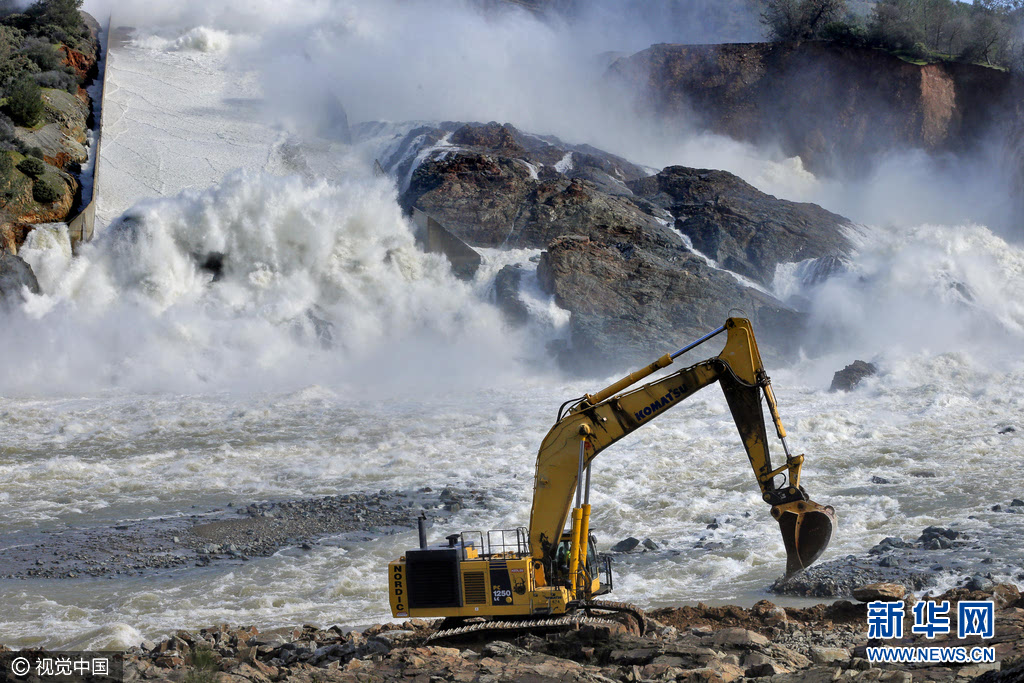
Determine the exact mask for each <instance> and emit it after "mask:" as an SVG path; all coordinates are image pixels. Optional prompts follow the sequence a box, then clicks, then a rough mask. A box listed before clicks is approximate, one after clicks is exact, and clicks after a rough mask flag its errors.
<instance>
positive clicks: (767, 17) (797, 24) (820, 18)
mask: <svg viewBox="0 0 1024 683" xmlns="http://www.w3.org/2000/svg"><path fill="white" fill-rule="evenodd" d="M845 14H846V0H764V11H763V12H762V13H761V23H762V24H764V26H765V28H766V30H767V31H768V38H769V39H770V40H780V41H786V40H806V39H809V38H816V37H818V36H819V35H820V33H821V30H822V29H823V28H824V27H825V26H827V25H828V24H830V23H832V22H835V21H838V20H840V19H841V18H842V17H843V16H844V15H845Z"/></svg>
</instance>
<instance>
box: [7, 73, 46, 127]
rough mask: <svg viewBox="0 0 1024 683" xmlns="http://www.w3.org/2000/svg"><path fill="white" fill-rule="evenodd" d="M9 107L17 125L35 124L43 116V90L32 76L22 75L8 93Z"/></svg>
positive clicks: (12, 118)
mask: <svg viewBox="0 0 1024 683" xmlns="http://www.w3.org/2000/svg"><path fill="white" fill-rule="evenodd" d="M7 109H8V110H9V111H10V115H11V120H12V121H14V123H16V124H17V125H19V126H27V127H31V126H34V125H36V123H38V122H39V119H41V118H42V116H43V91H42V90H41V89H40V88H39V85H38V84H36V82H35V81H34V80H32V78H31V77H29V76H22V77H21V78H20V79H18V81H16V82H15V84H14V85H13V86H11V89H10V91H9V92H8V93H7Z"/></svg>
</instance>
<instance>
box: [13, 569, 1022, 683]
mask: <svg viewBox="0 0 1024 683" xmlns="http://www.w3.org/2000/svg"><path fill="white" fill-rule="evenodd" d="M872 595H873V594H872ZM864 599H865V600H866V599H869V597H864ZM937 599H938V600H949V601H950V603H951V604H952V605H953V609H952V610H951V614H954V615H955V613H956V606H955V603H957V602H959V601H960V600H993V601H994V602H995V606H996V612H995V622H994V623H995V634H994V637H992V638H989V639H985V640H982V639H980V638H979V637H977V636H971V637H969V638H968V639H966V640H965V639H957V638H955V637H952V636H943V635H939V636H937V637H935V638H934V639H926V638H924V637H923V636H909V637H906V638H903V639H899V640H887V641H878V640H875V641H869V640H868V639H867V605H866V604H863V603H852V602H847V601H840V602H836V603H834V604H832V605H828V606H825V605H818V606H815V607H810V608H802V609H798V608H783V607H780V606H777V605H774V604H772V603H771V602H768V601H762V602H759V603H757V604H756V605H754V606H753V607H751V608H749V609H743V608H740V607H707V606H705V605H703V604H698V605H696V606H693V607H679V608H668V609H659V610H656V611H654V612H652V613H651V614H649V615H648V628H647V632H646V634H645V635H644V636H638V635H635V634H631V633H630V632H629V631H628V629H627V628H626V627H625V626H622V625H619V624H607V625H589V624H582V625H579V626H578V628H575V629H572V630H568V631H564V630H563V631H558V632H549V633H530V634H526V635H520V636H517V637H514V638H509V637H508V636H502V637H495V636H493V635H491V636H489V637H488V636H487V635H483V634H479V633H477V634H471V635H470V636H464V637H463V638H462V639H459V640H454V639H447V640H444V641H428V638H429V636H430V634H431V633H432V632H433V630H434V627H435V626H436V623H432V622H428V621H424V620H419V619H413V620H409V621H405V622H403V623H392V624H380V625H376V626H372V627H370V628H368V629H366V630H364V631H361V632H360V631H348V632H346V631H345V630H344V629H342V628H340V627H338V626H330V627H327V628H320V627H316V626H310V625H304V626H296V627H287V628H277V629H273V630H267V631H260V630H259V629H257V628H256V627H231V626H228V625H226V624H224V625H218V626H212V627H210V628H206V629H202V630H200V631H198V632H194V633H193V632H187V631H178V632H177V633H175V634H174V635H173V636H170V637H169V638H166V639H165V640H162V641H160V642H151V641H146V642H143V643H141V644H140V645H139V646H138V647H134V648H131V649H130V650H128V651H127V652H126V653H124V681H125V682H126V683H130V682H132V681H192V682H198V681H211V682H213V681H217V682H220V683H247V682H248V683H270V682H271V681H287V682H294V683H314V682H319V683H324V682H326V681H337V682H339V683H349V682H351V683H356V682H357V681H358V682H361V683H364V682H375V681H395V680H405V681H414V682H415V683H431V682H433V681H467V682H468V681H531V682H533V683H547V682H551V683H554V682H555V681H559V682H563V681H578V682H594V683H597V682H601V683H607V682H608V681H668V680H675V681H702V682H708V683H710V682H722V683H726V682H731V681H760V682H764V683H769V682H770V683H797V682H804V681H806V682H812V681H814V682H817V681H851V682H853V681H899V682H901V683H902V682H906V683H909V682H910V681H929V682H931V681H934V682H946V681H969V680H979V681H982V682H983V683H997V682H1003V681H1007V682H1008V681H1018V680H1021V678H1020V677H1021V676H1022V675H1024V599H1022V598H1021V595H1020V592H1019V591H1018V590H1017V588H1016V587H1014V586H1010V585H1004V586H999V587H998V588H997V590H995V591H973V592H969V591H964V590H956V591H951V592H949V593H946V594H944V595H942V596H940V597H939V598H937ZM911 600H912V599H911ZM951 621H952V622H953V624H954V628H953V633H954V634H955V617H954V618H952V619H951ZM912 623H913V620H912V617H911V614H910V610H907V621H906V624H905V629H904V631H905V633H908V634H909V633H910V632H911V628H910V626H911V625H912ZM873 645H887V646H897V645H900V646H910V647H921V646H940V647H942V646H967V647H973V646H985V647H992V648H994V649H995V653H996V662H994V663H987V664H962V665H960V664H957V665H954V664H928V665H891V664H885V665H876V664H873V663H872V662H870V661H869V660H868V658H867V650H866V648H867V647H868V646H873ZM7 651H8V650H6V648H3V647H2V646H0V653H2V652H7ZM24 652H25V651H23V653H24Z"/></svg>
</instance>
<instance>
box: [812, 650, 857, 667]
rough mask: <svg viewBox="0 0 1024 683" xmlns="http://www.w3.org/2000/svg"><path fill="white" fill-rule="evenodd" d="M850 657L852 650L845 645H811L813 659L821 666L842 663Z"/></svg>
mask: <svg viewBox="0 0 1024 683" xmlns="http://www.w3.org/2000/svg"><path fill="white" fill-rule="evenodd" d="M849 659H850V651H849V650H847V649H846V648H843V647H818V646H816V645H812V646H811V661H812V662H814V663H815V664H818V665H819V666H826V665H829V664H835V663H842V662H846V661H847V660H849Z"/></svg>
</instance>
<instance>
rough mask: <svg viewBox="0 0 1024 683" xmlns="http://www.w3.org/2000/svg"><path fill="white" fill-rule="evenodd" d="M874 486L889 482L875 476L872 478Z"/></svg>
mask: <svg viewBox="0 0 1024 683" xmlns="http://www.w3.org/2000/svg"><path fill="white" fill-rule="evenodd" d="M871 483H872V484H888V483H889V480H888V479H886V478H884V477H879V476H874V477H871Z"/></svg>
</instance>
